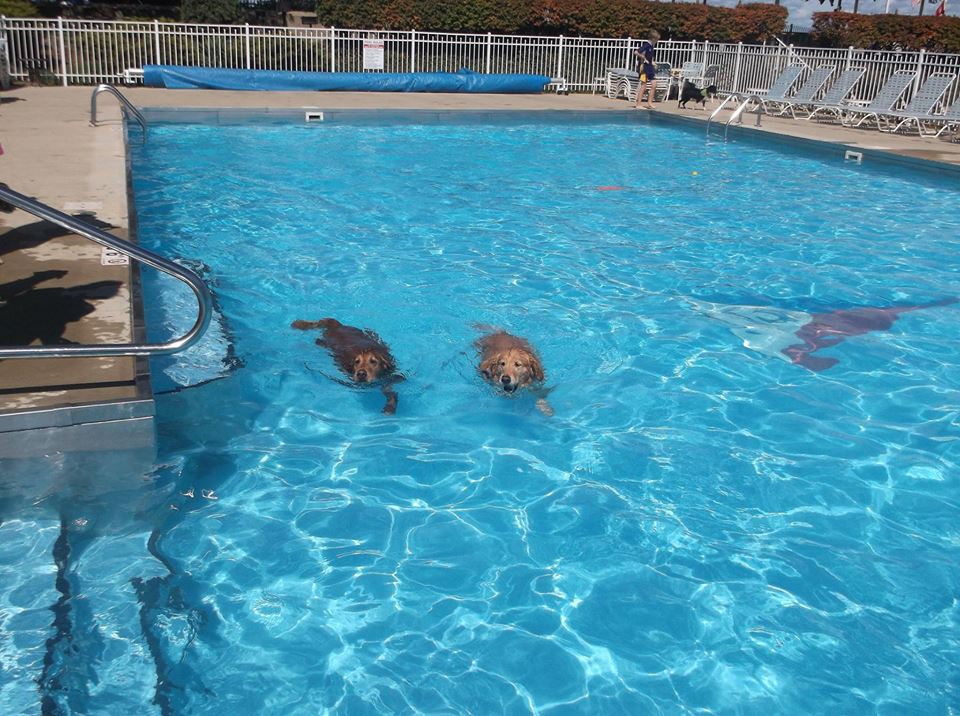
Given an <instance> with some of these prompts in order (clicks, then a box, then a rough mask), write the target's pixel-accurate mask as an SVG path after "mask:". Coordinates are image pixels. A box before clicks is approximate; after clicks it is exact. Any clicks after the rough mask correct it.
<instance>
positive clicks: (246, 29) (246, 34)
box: [243, 22, 250, 70]
mask: <svg viewBox="0 0 960 716" xmlns="http://www.w3.org/2000/svg"><path fill="white" fill-rule="evenodd" d="M243 54H244V56H245V59H246V65H247V69H248V70H249V69H250V23H249V22H245V23H243Z"/></svg>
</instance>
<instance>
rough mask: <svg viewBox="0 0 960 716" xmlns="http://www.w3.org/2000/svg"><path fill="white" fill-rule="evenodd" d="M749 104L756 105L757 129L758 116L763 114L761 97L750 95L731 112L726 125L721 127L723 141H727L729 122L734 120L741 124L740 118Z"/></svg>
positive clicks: (758, 123) (758, 124)
mask: <svg viewBox="0 0 960 716" xmlns="http://www.w3.org/2000/svg"><path fill="white" fill-rule="evenodd" d="M750 102H756V103H757V126H758V127H759V126H760V115H762V114H763V113H764V109H763V97H761V96H760V95H757V94H752V95H750V96H749V97H747V98H746V99H745V100H743V103H742V104H741V105H740V106H739V107H737V108H736V109H735V110H733V112H732V113H731V114H730V116H729V117H727V123H726V124H724V125H723V141H727V130H728V129H730V123H731V122H733V121H734V120H739V121H740V122H741V123H742V122H743V119H742V118H741V116H742V115H743V113H744V111H745V110H746V109H747V107H749V106H750Z"/></svg>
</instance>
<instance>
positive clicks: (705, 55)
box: [703, 40, 710, 71]
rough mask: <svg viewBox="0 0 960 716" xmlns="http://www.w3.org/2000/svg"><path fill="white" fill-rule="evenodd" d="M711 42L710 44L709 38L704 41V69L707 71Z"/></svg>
mask: <svg viewBox="0 0 960 716" xmlns="http://www.w3.org/2000/svg"><path fill="white" fill-rule="evenodd" d="M709 44H710V41H709V40H704V41H703V69H704V71H706V69H707V45H709Z"/></svg>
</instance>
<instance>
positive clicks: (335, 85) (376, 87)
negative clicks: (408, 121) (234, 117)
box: [143, 65, 550, 94]
mask: <svg viewBox="0 0 960 716" xmlns="http://www.w3.org/2000/svg"><path fill="white" fill-rule="evenodd" d="M549 82H550V78H549V77H547V76H546V75H521V74H502V75H485V74H480V73H479V72H474V71H473V70H469V69H466V68H461V69H459V70H457V71H456V72H288V71H280V70H232V69H221V68H216V67H184V66H180V65H144V67H143V83H144V85H146V86H147V87H166V88H168V89H224V90H260V91H269V90H299V91H321V92H475V93H485V94H531V93H539V92H542V91H543V88H544V87H545V86H546V85H547V84H548V83H549Z"/></svg>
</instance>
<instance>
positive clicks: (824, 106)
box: [792, 67, 866, 119]
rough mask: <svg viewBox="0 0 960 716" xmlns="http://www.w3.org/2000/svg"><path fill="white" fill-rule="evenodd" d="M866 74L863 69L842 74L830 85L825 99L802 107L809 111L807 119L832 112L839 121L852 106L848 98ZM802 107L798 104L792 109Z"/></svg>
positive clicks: (850, 70)
mask: <svg viewBox="0 0 960 716" xmlns="http://www.w3.org/2000/svg"><path fill="white" fill-rule="evenodd" d="M864 72H866V70H865V69H864V68H863V67H858V68H854V69H849V70H844V71H843V72H841V73H840V76H839V77H838V78H837V81H836V82H834V83H833V84H832V85H830V89H828V90H827V92H826V94H825V95H823V99H821V100H820V101H819V102H806V103H805V104H803V105H802V106H803V107H804V108H806V109H807V110H808V114H807V119H813V118H814V117H815V116H816V115H818V114H819V113H820V112H832V113H833V114H834V116H835V118H836V119H839V118H840V117H841V115H842V114H843V110H844V109H846V108H847V107H848V106H850V105H848V103H847V98H848V97H849V96H850V93H851V92H853V88H854V87H856V85H857V82H859V81H860V78H861V77H863V74H864ZM800 107H801V105H800V103H796V104H795V105H794V106H793V108H792V109H793V110H794V111H796V110H797V109H798V108H800ZM794 117H796V115H794Z"/></svg>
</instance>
